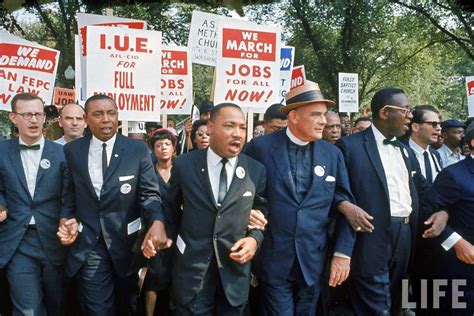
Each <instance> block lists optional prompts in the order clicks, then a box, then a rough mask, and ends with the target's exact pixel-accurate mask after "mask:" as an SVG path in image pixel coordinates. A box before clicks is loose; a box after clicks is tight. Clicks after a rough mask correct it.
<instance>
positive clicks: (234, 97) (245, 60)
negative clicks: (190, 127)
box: [214, 21, 280, 109]
mask: <svg viewBox="0 0 474 316" xmlns="http://www.w3.org/2000/svg"><path fill="white" fill-rule="evenodd" d="M218 34H219V36H220V37H221V39H222V40H220V41H219V42H218V48H219V49H218V54H217V65H216V86H215V90H214V104H218V103H221V102H232V103H235V104H237V105H239V106H240V107H243V108H254V109H262V108H267V107H268V106H270V105H271V104H273V103H277V102H278V101H279V100H280V96H279V94H280V30H279V29H278V28H276V27H272V26H268V25H266V26H262V25H257V24H253V23H249V22H243V21H225V23H220V22H219V25H218Z"/></svg>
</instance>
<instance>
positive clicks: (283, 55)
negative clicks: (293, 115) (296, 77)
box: [280, 46, 295, 104]
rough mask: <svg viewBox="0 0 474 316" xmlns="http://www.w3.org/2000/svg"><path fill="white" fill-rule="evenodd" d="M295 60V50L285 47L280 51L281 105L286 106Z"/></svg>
mask: <svg viewBox="0 0 474 316" xmlns="http://www.w3.org/2000/svg"><path fill="white" fill-rule="evenodd" d="M294 60H295V48H294V47H291V46H283V47H282V48H281V50H280V82H281V87H280V103H281V104H286V100H285V96H286V92H287V91H288V90H290V84H291V71H292V70H293V62H294Z"/></svg>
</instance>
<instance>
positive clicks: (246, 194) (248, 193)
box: [242, 191, 252, 196]
mask: <svg viewBox="0 0 474 316" xmlns="http://www.w3.org/2000/svg"><path fill="white" fill-rule="evenodd" d="M242 196H252V192H250V191H247V192H245V193H244V195H242Z"/></svg>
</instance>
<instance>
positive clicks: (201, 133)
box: [196, 131, 209, 137]
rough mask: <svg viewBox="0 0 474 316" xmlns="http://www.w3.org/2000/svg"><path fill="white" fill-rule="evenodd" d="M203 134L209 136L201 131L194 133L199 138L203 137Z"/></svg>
mask: <svg viewBox="0 0 474 316" xmlns="http://www.w3.org/2000/svg"><path fill="white" fill-rule="evenodd" d="M204 134H206V135H207V136H209V133H208V132H203V131H197V132H196V135H197V136H199V137H203V136H204Z"/></svg>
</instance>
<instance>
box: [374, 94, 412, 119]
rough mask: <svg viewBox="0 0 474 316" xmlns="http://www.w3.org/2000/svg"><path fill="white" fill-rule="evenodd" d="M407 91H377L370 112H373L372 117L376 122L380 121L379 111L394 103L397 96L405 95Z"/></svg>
mask: <svg viewBox="0 0 474 316" xmlns="http://www.w3.org/2000/svg"><path fill="white" fill-rule="evenodd" d="M404 93H405V91H403V90H402V89H399V88H383V89H380V90H379V91H377V92H376V93H375V94H374V96H373V97H372V101H370V110H371V111H372V117H373V118H374V120H376V119H378V118H379V117H380V116H379V111H380V109H381V108H383V107H384V106H386V105H390V104H392V103H393V101H394V100H393V97H394V96H395V95H397V94H404Z"/></svg>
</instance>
